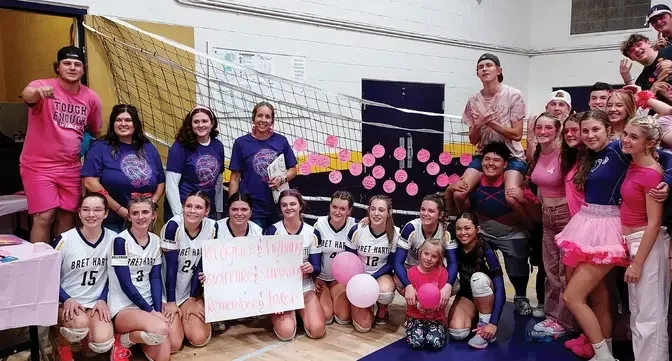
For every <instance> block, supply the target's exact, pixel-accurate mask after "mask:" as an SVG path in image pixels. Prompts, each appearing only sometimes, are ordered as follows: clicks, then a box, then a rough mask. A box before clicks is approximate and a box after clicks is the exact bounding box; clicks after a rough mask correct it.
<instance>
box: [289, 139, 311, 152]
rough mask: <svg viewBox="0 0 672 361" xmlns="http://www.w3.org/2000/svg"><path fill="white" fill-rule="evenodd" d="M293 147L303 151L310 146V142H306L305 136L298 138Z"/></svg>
mask: <svg viewBox="0 0 672 361" xmlns="http://www.w3.org/2000/svg"><path fill="white" fill-rule="evenodd" d="M292 147H293V148H294V150H296V151H297V152H303V151H304V150H306V148H307V147H308V143H306V140H305V139H303V138H296V139H295V140H294V144H293V145H292Z"/></svg>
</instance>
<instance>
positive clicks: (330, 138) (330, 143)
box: [324, 134, 338, 148]
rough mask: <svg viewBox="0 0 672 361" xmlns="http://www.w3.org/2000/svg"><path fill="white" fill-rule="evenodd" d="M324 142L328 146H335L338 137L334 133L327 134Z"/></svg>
mask: <svg viewBox="0 0 672 361" xmlns="http://www.w3.org/2000/svg"><path fill="white" fill-rule="evenodd" d="M324 144H325V145H326V146H327V147H329V148H335V147H336V146H337V145H338V137H337V136H335V135H331V134H330V135H327V140H325V142H324Z"/></svg>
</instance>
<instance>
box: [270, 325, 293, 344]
mask: <svg viewBox="0 0 672 361" xmlns="http://www.w3.org/2000/svg"><path fill="white" fill-rule="evenodd" d="M273 332H274V333H275V337H277V338H278V340H280V341H282V342H289V341H291V340H293V339H294V337H295V336H296V326H294V332H293V333H292V336H290V337H281V336H280V335H279V334H278V331H276V329H275V327H273Z"/></svg>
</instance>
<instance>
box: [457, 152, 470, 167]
mask: <svg viewBox="0 0 672 361" xmlns="http://www.w3.org/2000/svg"><path fill="white" fill-rule="evenodd" d="M471 160H472V158H471V154H467V153H465V154H462V155H461V156H460V164H462V165H463V166H465V167H467V166H469V163H471Z"/></svg>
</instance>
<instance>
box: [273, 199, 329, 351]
mask: <svg viewBox="0 0 672 361" xmlns="http://www.w3.org/2000/svg"><path fill="white" fill-rule="evenodd" d="M278 203H280V211H281V212H282V220H281V221H280V222H277V223H275V224H273V225H271V226H270V227H268V229H267V230H266V232H265V234H266V235H269V236H272V235H285V236H293V235H300V236H303V264H301V271H302V272H303V303H304V308H303V309H300V310H296V312H295V311H286V312H280V313H277V314H274V315H272V316H271V322H272V323H273V331H274V332H275V335H276V336H278V338H279V339H280V340H281V341H291V340H292V339H294V336H295V335H296V314H297V313H298V314H299V317H301V319H302V321H303V327H304V329H305V331H306V336H308V337H310V338H315V339H317V338H322V337H324V335H326V332H327V330H326V325H325V322H324V312H322V306H321V305H320V300H319V299H318V298H317V295H316V294H315V282H314V281H313V278H314V277H315V276H316V275H319V274H320V265H321V260H322V249H320V243H321V242H320V234H319V232H317V231H315V229H314V228H313V227H312V226H310V225H309V224H307V223H306V222H304V221H303V220H302V217H303V210H304V209H306V201H305V200H304V199H303V196H301V193H299V192H298V191H297V190H295V189H287V190H284V191H282V192H281V193H280V197H279V198H278Z"/></svg>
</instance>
